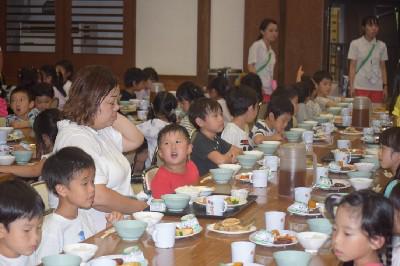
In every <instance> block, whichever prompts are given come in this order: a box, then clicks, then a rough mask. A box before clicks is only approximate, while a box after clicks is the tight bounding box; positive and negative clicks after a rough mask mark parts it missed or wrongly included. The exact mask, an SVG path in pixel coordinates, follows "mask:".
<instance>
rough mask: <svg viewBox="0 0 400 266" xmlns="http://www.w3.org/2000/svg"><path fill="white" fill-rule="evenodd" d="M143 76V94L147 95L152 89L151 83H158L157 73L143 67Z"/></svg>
mask: <svg viewBox="0 0 400 266" xmlns="http://www.w3.org/2000/svg"><path fill="white" fill-rule="evenodd" d="M143 75H144V92H146V93H149V92H150V91H151V89H152V88H153V83H154V82H160V80H159V78H158V73H157V71H156V70H155V69H154V68H152V67H145V68H143ZM138 98H139V97H138Z"/></svg>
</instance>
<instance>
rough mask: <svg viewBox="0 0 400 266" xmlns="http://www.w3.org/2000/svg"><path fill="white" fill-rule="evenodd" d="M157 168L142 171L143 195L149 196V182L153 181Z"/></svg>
mask: <svg viewBox="0 0 400 266" xmlns="http://www.w3.org/2000/svg"><path fill="white" fill-rule="evenodd" d="M158 169H159V167H158V166H152V167H150V168H148V169H146V170H144V171H143V174H142V178H143V191H144V193H146V194H148V195H151V181H152V180H153V178H154V176H155V175H156V173H157V171H158Z"/></svg>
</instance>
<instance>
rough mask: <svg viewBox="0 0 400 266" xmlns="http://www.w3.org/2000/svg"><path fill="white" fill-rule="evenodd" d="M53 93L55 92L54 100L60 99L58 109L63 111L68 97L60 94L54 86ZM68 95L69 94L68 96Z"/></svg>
mask: <svg viewBox="0 0 400 266" xmlns="http://www.w3.org/2000/svg"><path fill="white" fill-rule="evenodd" d="M53 91H54V98H57V99H58V107H57V108H58V109H59V110H62V109H63V108H64V105H65V102H66V101H67V99H66V97H65V96H64V95H62V94H61V92H59V91H58V90H57V88H56V87H54V86H53ZM67 95H68V94H67Z"/></svg>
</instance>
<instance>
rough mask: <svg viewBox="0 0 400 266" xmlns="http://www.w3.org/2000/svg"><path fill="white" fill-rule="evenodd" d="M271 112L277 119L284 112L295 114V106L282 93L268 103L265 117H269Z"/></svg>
mask: <svg viewBox="0 0 400 266" xmlns="http://www.w3.org/2000/svg"><path fill="white" fill-rule="evenodd" d="M270 113H272V114H273V115H274V118H275V119H277V118H278V117H279V116H281V115H283V114H290V115H293V113H294V107H293V104H292V102H291V101H290V100H289V98H288V97H287V96H283V95H280V96H277V97H275V98H273V99H271V101H270V102H269V103H268V106H267V112H266V113H265V117H266V118H267V117H268V116H269V114H270Z"/></svg>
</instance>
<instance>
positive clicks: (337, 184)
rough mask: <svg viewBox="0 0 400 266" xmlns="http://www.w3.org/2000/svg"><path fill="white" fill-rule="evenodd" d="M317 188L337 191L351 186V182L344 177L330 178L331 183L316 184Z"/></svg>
mask: <svg viewBox="0 0 400 266" xmlns="http://www.w3.org/2000/svg"><path fill="white" fill-rule="evenodd" d="M316 187H317V188H319V189H322V190H326V191H339V190H342V189H346V188H349V187H351V184H350V182H349V181H347V180H345V179H335V178H334V179H332V180H331V184H329V185H325V184H324V185H322V184H321V185H316Z"/></svg>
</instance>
